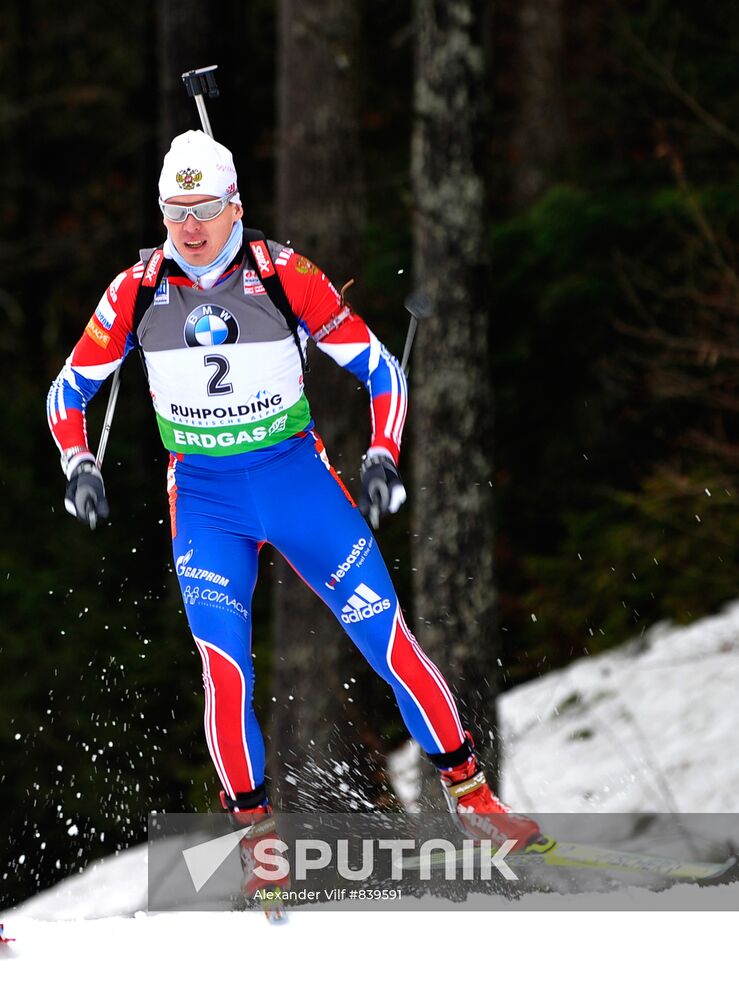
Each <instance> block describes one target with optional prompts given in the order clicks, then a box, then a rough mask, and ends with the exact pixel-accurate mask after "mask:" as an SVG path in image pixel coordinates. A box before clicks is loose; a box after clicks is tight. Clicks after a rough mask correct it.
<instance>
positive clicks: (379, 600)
mask: <svg viewBox="0 0 739 1000" xmlns="http://www.w3.org/2000/svg"><path fill="white" fill-rule="evenodd" d="M248 459H249V460H248V461H246V460H244V461H242V462H235V461H234V460H233V459H232V458H230V459H229V460H228V461H223V462H222V461H221V460H220V459H217V458H213V459H209V460H208V462H207V463H206V462H200V463H199V462H198V461H197V460H193V459H192V456H180V457H176V456H172V459H171V461H170V468H169V478H168V492H169V501H170V513H171V520H172V534H173V553H174V565H175V571H176V573H177V577H178V580H179V584H180V588H181V591H182V598H183V601H184V605H185V610H186V613H187V619H188V623H189V626H190V629H191V631H192V634H193V638H194V640H195V644H196V646H197V648H198V650H199V652H200V656H201V660H202V665H203V686H204V689H205V734H206V739H207V742H208V749H209V751H210V754H211V757H212V759H213V763H214V765H215V768H216V771H217V773H218V776H219V778H220V780H221V782H222V785H223V789H224V791H225V792H226V794H227V795H228V796H230V797H231V798H235V797H237V796H238V795H243V794H244V793H248V792H249V791H251V790H253V789H254V788H255V787H257V786H259V785H260V784H262V782H263V780H264V758H265V752H264V741H263V738H262V733H261V731H260V728H259V723H258V722H257V718H256V716H255V714H254V708H253V704H252V696H253V689H254V670H253V664H252V657H251V598H252V593H253V591H254V586H255V584H256V579H257V562H258V555H259V549H260V547H261V546H262V544H264V543H265V542H266V543H269V544H271V545H272V546H274V548H276V549H277V550H278V551H279V552H280V553H282V555H283V556H284V557H285V559H286V560H287V561H288V562H289V563H290V564H291V565H292V567H293V568H294V569H295V571H296V572H297V573H298V574H299V575H300V576H301V577H302V579H303V580H304V581H305V583H306V584H307V585H308V586H309V587H311V588H312V589H313V590H314V591H315V593H316V594H317V595H318V596H319V597H320V598H321V599H322V600H323V601H324V602H325V603H326V604H327V605H328V607H329V608H330V609H331V611H332V612H333V613H334V615H335V616H336V618H337V619H338V620H339V622H340V623H341V625H342V626H343V628H344V629H345V630H346V632H347V633H348V635H349V636H350V638H351V639H352V640H353V642H354V643H355V644H356V646H357V647H358V649H359V650H360V652H361V653H362V654H363V656H364V657H365V658H366V660H367V661H368V662H369V664H370V665H371V666H372V667H373V668H374V669H375V670H376V671H377V673H378V674H379V675H380V676H381V677H383V678H384V679H385V680H386V681H387V682H388V683H389V684H390V685H391V687H392V688H393V691H394V693H395V698H396V700H397V703H398V706H399V709H400V712H401V714H402V717H403V720H404V721H405V724H406V726H407V728H408V730H409V732H410V733H411V735H412V736H413V737H414V738H415V739H416V740H417V741H418V743H419V744H420V745H421V746H422V747H423V748H424V750H426V751H428V752H429V753H448V752H450V751H453V750H456V749H457V748H458V747H459V746H460V745H461V744H462V742H463V741H464V738H465V734H464V731H463V729H462V725H461V723H460V719H459V714H458V712H457V708H456V705H455V701H454V697H453V695H452V693H451V691H450V690H449V687H448V685H447V684H446V682H445V680H444V678H443V676H442V674H441V672H440V671H439V669H438V667H436V665H435V664H434V663H432V662H431V660H430V659H429V658H428V657H427V656H426V655H425V653H424V652H423V651H422V650H421V648H420V646H419V645H418V643H417V641H416V640H415V638H414V637H413V635H412V634H411V632H410V630H409V629H408V626H407V625H406V623H405V621H404V619H403V615H402V613H401V610H400V606H399V604H398V598H397V595H396V593H395V589H394V587H393V584H392V580H391V578H390V574H389V573H388V570H387V567H386V566H385V562H384V560H383V558H382V555H381V554H380V550H379V548H378V545H377V542H376V540H375V538H374V536H373V534H372V532H371V530H370V529H369V527H368V525H367V523H366V521H365V520H364V518H363V517H362V515H361V514H360V513H359V511H358V510H357V508H356V506H355V505H354V502H353V501H352V499H351V497H350V496H349V494H348V493H347V491H346V489H345V488H344V486H343V484H342V483H341V481H340V479H339V477H338V476H337V474H336V473H335V472H334V470H333V469H332V468H331V466H330V464H329V462H328V460H327V458H326V453H325V449H324V448H323V445H322V443H321V440H320V438H319V437H318V436H317V435H316V434H315V433H314V432H313V431H309V432H306V433H305V434H304V435H302V436H298V437H296V438H295V439H291V441H290V442H289V445H288V446H287V447H286V448H283V449H281V450H280V451H278V452H277V453H274V454H270V453H266V454H264V455H262V454H261V453H251V454H250V455H249V456H248ZM317 680H318V681H319V682H320V679H317Z"/></svg>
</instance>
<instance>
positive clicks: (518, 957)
mask: <svg viewBox="0 0 739 1000" xmlns="http://www.w3.org/2000/svg"><path fill="white" fill-rule="evenodd" d="M738 682H739V602H737V603H736V604H733V605H731V606H729V607H728V608H726V610H725V611H724V612H723V613H722V614H719V615H716V616H714V617H712V618H709V619H706V620H704V621H701V622H698V623H696V624H695V625H692V626H689V627H687V628H677V627H673V626H667V625H660V626H657V627H656V628H654V629H652V630H651V631H649V632H648V633H647V634H646V635H645V636H644V638H643V640H642V641H641V642H640V643H639V644H638V645H631V646H627V647H622V648H620V649H617V650H613V651H610V652H608V653H604V654H602V655H600V656H594V657H586V658H584V659H581V660H578V661H576V662H575V663H573V664H571V665H570V666H569V667H567V668H565V669H564V670H561V671H558V672H556V673H552V674H548V675H546V676H545V677H542V678H540V679H538V680H535V681H533V682H531V683H528V684H526V685H522V686H520V687H518V688H515V689H514V690H512V691H510V692H508V693H506V694H505V695H504V696H503V697H502V698H501V699H500V725H501V733H502V746H503V750H504V753H505V762H504V769H503V788H502V791H503V797H504V798H506V799H507V800H508V801H510V802H512V803H513V804H514V805H515V806H516V808H518V809H520V810H522V811H524V810H526V811H532V812H533V811H535V812H555V811H556V812H563V813H564V812H575V813H583V812H593V813H603V812H630V811H642V812H644V811H657V812H666V813H669V812H671V811H673V810H675V809H676V810H678V811H680V812H696V813H698V812H721V811H723V812H727V813H729V812H736V811H739V810H738V809H737V804H738V803H737V797H738V795H739V791H737V790H738V789H739V780H738V779H739V726H737V724H736V706H737V689H738V688H739V683H738ZM414 760H415V750H414V748H412V747H408V748H405V750H404V752H403V753H402V754H401V755H400V756H399V757H398V758H397V759H396V760H395V761H394V762H393V768H394V772H395V774H396V775H397V781H398V783H399V785H400V786H401V789H402V794H403V795H404V797H406V798H408V797H412V787H413V781H412V776H413V770H414ZM681 888H682V890H683V891H693V892H696V893H698V892H701V891H702V890H701V889H699V888H697V887H688V886H683V887H681ZM642 891H644V890H640V889H634V890H633V892H634V894H635V895H634V897H633V898H634V899H635V900H636V899H637V895H636V894H638V893H639V892H642ZM712 891H713V890H712ZM719 891H720V890H719ZM679 898H681V899H682V898H685V897H679ZM549 902H550V903H551V902H553V900H552V899H550V900H549ZM2 919H4V921H5V930H6V933H7V934H9V935H12V936H15V937H16V938H17V941H16V942H15V943H14V944H11V945H6V946H0V988H1V989H2V991H3V995H7V996H9V997H14V996H24V997H29V998H30V997H35V996H40V995H42V991H44V992H45V991H47V990H49V991H53V995H54V996H55V997H58V998H60V1000H64V998H66V997H70V998H72V997H73V998H75V1000H87V998H88V997H89V998H93V997H94V998H96V1000H97V998H98V997H101V996H102V997H105V998H106V1000H109V998H116V997H126V998H128V997H131V996H134V995H141V996H146V997H149V996H151V997H153V996H155V995H157V993H158V992H159V991H162V995H164V996H169V995H176V996H178V997H179V998H182V1000H187V998H189V997H201V996H206V995H211V994H212V993H213V992H214V991H218V992H219V993H220V992H223V991H229V992H231V991H235V992H237V993H242V992H243V993H244V994H246V993H247V992H248V991H249V990H250V989H253V988H255V987H256V988H258V989H259V991H260V993H262V992H268V991H272V990H275V991H277V992H280V993H282V994H284V995H293V994H295V995H298V996H300V997H301V998H310V997H314V996H315V997H321V998H322V1000H330V998H333V997H342V1000H343V998H344V997H346V996H347V994H349V995H350V996H352V997H354V996H357V997H365V996H367V997H369V996H372V997H373V998H374V997H375V996H377V994H378V992H382V994H383V995H386V996H389V997H394V996H396V995H397V996H400V995H416V994H421V993H422V994H423V996H424V997H428V998H436V997H439V998H441V997H444V998H446V997H449V996H450V995H459V994H460V993H462V992H463V991H466V990H469V991H471V992H474V993H477V992H482V993H483V995H489V994H493V993H496V994H497V993H500V992H501V991H503V990H505V989H506V988H513V989H515V990H516V993H517V995H523V996H534V995H538V994H543V992H544V991H546V995H552V996H555V997H558V996H560V995H565V994H566V995H567V996H568V997H570V998H578V997H588V998H590V997H592V996H593V994H594V993H597V995H598V996H599V997H600V998H610V997H614V998H616V997H618V998H619V1000H622V998H623V996H624V994H625V992H626V991H627V990H628V992H629V994H630V995H634V994H635V993H636V995H645V994H646V993H647V992H650V991H655V992H656V993H658V994H659V995H669V996H670V997H671V998H681V997H692V996H694V995H697V994H698V992H700V993H701V994H705V993H706V992H707V991H710V990H711V987H712V986H715V987H716V988H718V987H719V986H723V985H724V983H725V981H726V979H727V978H728V975H729V972H730V969H731V965H732V953H733V948H734V939H735V930H734V926H733V924H734V920H733V913H732V912H727V913H719V912H713V913H712V912H706V913H700V912H698V913H691V914H688V913H682V912H661V913H654V912H652V913H649V912H620V913H619V912H599V913H577V912H555V913H553V912H538V913H531V912H526V913H524V912H520V911H517V910H516V908H515V905H511V907H509V908H508V909H506V910H504V911H502V912H493V913H490V912H470V911H457V912H421V913H408V912H381V913H348V914H347V913H340V912H315V911H309V910H295V911H292V912H291V914H290V919H289V921H288V923H287V924H285V925H280V926H273V925H270V924H268V923H267V921H266V920H265V919H264V917H263V916H262V915H261V914H258V913H257V914H255V913H159V914H150V913H147V912H146V846H145V845H144V846H141V847H137V848H133V849H132V850H129V851H126V852H124V853H122V854H121V855H119V856H118V857H112V858H108V859H106V860H104V861H102V862H98V863H96V864H94V865H91V866H90V867H89V868H88V869H87V870H86V871H85V872H84V873H82V874H81V875H77V876H74V877H72V878H70V879H67V880H65V881H64V882H62V883H60V884H59V885H57V886H55V887H54V888H53V889H50V890H48V891H46V892H43V893H40V894H38V895H37V896H35V897H34V898H32V899H30V900H28V901H27V902H25V903H24V904H22V905H21V906H19V907H18V908H17V909H16V910H14V911H11V912H10V913H9V914H5V915H4V918H2ZM678 955H682V956H687V959H686V961H675V958H676V956H678ZM635 987H636V989H635ZM21 991H22V992H21Z"/></svg>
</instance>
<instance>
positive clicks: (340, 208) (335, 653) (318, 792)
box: [269, 0, 374, 809]
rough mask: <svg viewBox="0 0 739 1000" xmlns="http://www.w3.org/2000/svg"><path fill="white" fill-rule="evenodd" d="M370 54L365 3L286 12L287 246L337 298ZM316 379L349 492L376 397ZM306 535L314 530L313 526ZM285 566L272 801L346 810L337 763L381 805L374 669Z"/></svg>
mask: <svg viewBox="0 0 739 1000" xmlns="http://www.w3.org/2000/svg"><path fill="white" fill-rule="evenodd" d="M358 53H359V8H358V5H357V4H355V3H354V2H353V0H300V2H299V0H281V3H280V13H279V77H278V88H279V97H278V131H279V149H278V166H277V226H276V229H277V232H276V234H275V235H276V237H277V239H279V240H280V241H281V242H289V243H291V244H294V245H295V247H296V248H297V249H298V250H300V252H302V253H305V254H306V256H308V257H310V258H311V259H312V260H314V261H315V263H316V264H317V265H318V266H319V267H320V268H321V269H322V270H324V271H325V272H326V273H327V274H328V275H329V276H330V277H331V278H332V279H333V280H334V281H335V282H336V284H337V286H339V285H341V284H343V283H344V282H345V281H347V280H348V279H349V278H351V277H353V276H354V275H355V274H356V273H357V271H358V266H359V251H358V245H357V240H358V235H359V232H360V230H361V228H362V223H363V217H364V209H363V206H364V192H363V184H362V171H361V159H360V152H359V134H358V121H359V117H360V111H359V103H360V102H359V86H358ZM310 367H311V372H310V373H309V374H308V377H307V379H306V384H307V390H308V396H309V399H310V402H311V408H312V411H313V415H314V418H315V421H316V427H317V430H318V432H319V433H320V434H321V435H322V437H323V439H324V441H325V443H326V447H327V450H328V454H329V457H330V460H331V462H332V464H333V465H334V467H335V468H336V469H337V470H338V471H339V472H340V473H341V474H342V475H343V476H344V477H345V479H346V480H347V481H348V480H349V479H350V478H351V477H352V476H353V475H354V472H355V470H356V469H357V468H358V466H359V462H360V460H361V454H362V451H363V450H364V448H365V447H366V444H367V441H368V428H369V418H368V403H367V397H366V394H365V393H364V392H360V391H357V385H356V383H355V382H353V380H352V377H351V376H350V375H348V374H347V373H346V372H343V371H342V370H341V369H340V368H338V367H337V366H336V365H335V364H334V363H333V362H332V361H330V360H329V359H328V358H326V357H324V356H323V355H321V353H320V352H319V351H315V350H312V351H311V353H310ZM304 530H305V531H310V530H311V527H310V520H309V519H308V518H307V517H306V522H305V529H304ZM275 564H276V565H275V570H274V577H275V581H274V582H275V587H274V625H275V629H274V667H273V695H274V716H273V720H272V724H271V727H270V731H269V757H270V773H271V777H272V779H273V781H275V783H276V787H275V786H273V788H274V791H273V792H272V797H273V798H275V799H276V800H277V801H279V804H280V806H281V808H283V809H295V808H298V807H306V806H311V807H315V806H316V805H322V806H324V807H332V808H335V809H344V808H346V806H347V793H346V791H340V790H339V788H338V784H339V782H338V780H337V775H336V773H335V771H334V767H333V762H335V761H339V762H342V761H346V762H347V763H348V764H349V766H350V768H351V771H352V772H353V774H352V780H351V782H350V783H349V784H350V785H352V786H356V790H357V791H358V793H359V794H360V798H366V796H367V795H368V794H369V795H370V797H371V788H372V786H373V784H374V777H373V773H372V772H373V769H374V763H373V762H372V761H370V760H369V759H368V757H367V756H366V755H365V754H364V753H363V752H362V751H359V752H357V751H356V750H354V749H352V747H353V745H354V744H356V743H357V740H358V737H359V738H361V739H363V740H366V738H367V737H368V734H367V733H366V732H364V731H358V730H360V729H361V726H362V724H361V715H355V714H354V713H355V709H354V706H353V703H352V702H351V700H350V697H349V696H350V695H351V692H350V691H347V690H346V689H345V687H344V684H347V683H350V678H351V677H353V676H356V675H357V672H358V671H365V670H367V669H369V668H368V667H367V665H366V664H365V663H364V660H362V659H361V657H360V656H359V653H358V652H357V651H356V650H355V648H354V646H353V644H352V643H351V642H350V640H349V639H348V638H347V637H346V636H345V634H344V632H343V630H342V628H341V626H340V625H339V624H338V623H337V621H336V619H335V618H334V616H333V615H332V614H331V613H330V612H329V611H328V610H327V609H326V607H325V606H324V605H323V604H322V603H321V602H320V601H319V599H318V598H317V597H316V595H315V594H314V593H313V592H312V591H311V590H309V589H308V588H307V587H306V586H305V584H304V583H303V582H302V581H301V580H299V579H298V578H297V576H296V575H295V574H294V573H293V571H292V569H291V568H290V567H289V566H288V565H287V564H286V563H285V562H284V561H283V560H282V558H281V557H279V556H277V555H275ZM360 775H361V776H360ZM345 777H346V776H344V778H345ZM330 779H332V781H331V780H330ZM332 782H333V783H332ZM342 783H343V782H342Z"/></svg>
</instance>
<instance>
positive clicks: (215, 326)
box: [185, 302, 239, 347]
mask: <svg viewBox="0 0 739 1000" xmlns="http://www.w3.org/2000/svg"><path fill="white" fill-rule="evenodd" d="M238 339H239V324H238V323H237V322H236V319H235V318H234V316H232V314H231V313H230V312H229V311H228V309H223V308H222V307H221V306H216V305H213V303H212V302H208V303H206V304H205V305H202V306H198V307H197V309H193V311H192V312H191V313H190V315H189V316H188V317H187V319H186V320H185V343H186V344H187V346H188V347H219V346H220V345H221V344H235V343H236V341H237V340H238Z"/></svg>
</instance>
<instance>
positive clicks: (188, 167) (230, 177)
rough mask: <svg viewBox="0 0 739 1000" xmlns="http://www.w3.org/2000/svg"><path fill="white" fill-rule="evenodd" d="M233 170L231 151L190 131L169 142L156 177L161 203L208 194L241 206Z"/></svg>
mask: <svg viewBox="0 0 739 1000" xmlns="http://www.w3.org/2000/svg"><path fill="white" fill-rule="evenodd" d="M238 190H239V189H238V182H237V179H236V167H235V166H234V160H233V156H232V155H231V151H230V150H228V149H226V147H225V146H222V145H221V144H220V142H216V141H215V139H212V138H211V137H210V136H209V135H206V134H205V132H200V131H197V132H195V131H190V132H183V133H182V135H177V136H175V137H174V139H173V140H172V145H171V146H170V148H169V152H168V153H167V155H166V156H165V157H164V162H163V164H162V172H161V174H160V175H159V197H160V198H161V199H162V201H166V200H167V199H168V198H175V197H177V196H178V195H182V194H202V195H204V196H208V195H211V196H213V197H215V198H223V197H225V195H227V194H231V195H233V197H232V198H231V201H233V202H235V203H236V204H237V205H240V204H241V199H240V198H239V194H238Z"/></svg>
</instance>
